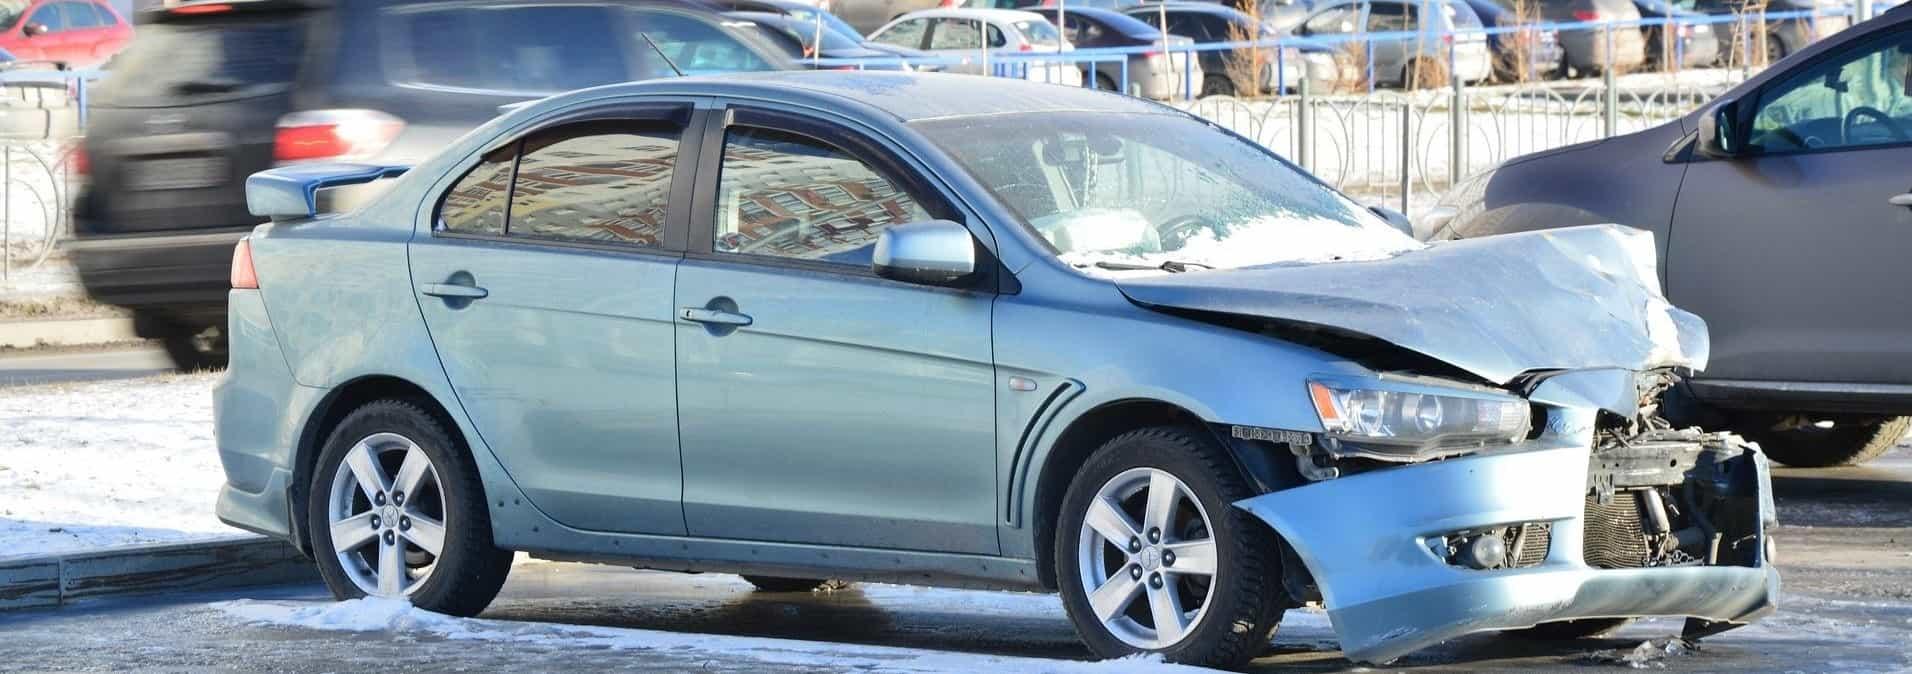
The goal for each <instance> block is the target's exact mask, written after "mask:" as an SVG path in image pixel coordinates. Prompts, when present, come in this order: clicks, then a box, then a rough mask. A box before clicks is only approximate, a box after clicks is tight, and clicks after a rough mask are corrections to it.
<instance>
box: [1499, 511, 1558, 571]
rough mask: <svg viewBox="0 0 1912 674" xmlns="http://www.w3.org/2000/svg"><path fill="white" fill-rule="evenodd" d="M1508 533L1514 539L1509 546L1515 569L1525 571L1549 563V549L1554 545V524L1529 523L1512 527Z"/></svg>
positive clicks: (1509, 555)
mask: <svg viewBox="0 0 1912 674" xmlns="http://www.w3.org/2000/svg"><path fill="white" fill-rule="evenodd" d="M1507 533H1508V535H1509V536H1510V537H1512V538H1513V540H1512V541H1510V544H1509V545H1508V546H1507V550H1508V557H1510V558H1512V560H1513V564H1512V567H1513V568H1516V569H1525V568H1527V567H1530V566H1539V565H1540V563H1541V562H1544V561H1547V548H1548V547H1551V546H1552V545H1553V523H1551V522H1529V523H1527V524H1522V525H1520V526H1518V527H1510V528H1508V529H1507Z"/></svg>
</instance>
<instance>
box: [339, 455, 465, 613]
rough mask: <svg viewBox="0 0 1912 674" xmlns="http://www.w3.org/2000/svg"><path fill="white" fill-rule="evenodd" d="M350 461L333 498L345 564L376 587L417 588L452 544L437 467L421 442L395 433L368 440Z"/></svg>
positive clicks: (364, 586) (374, 591) (358, 581)
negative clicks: (448, 539) (447, 536)
mask: <svg viewBox="0 0 1912 674" xmlns="http://www.w3.org/2000/svg"><path fill="white" fill-rule="evenodd" d="M343 464H344V465H342V466H340V467H339V471H338V473H337V475H335V476H334V477H333V479H332V490H331V494H330V498H328V499H327V503H328V513H327V515H328V520H329V521H330V523H331V532H330V533H331V537H332V549H333V551H334V552H335V553H336V554H337V555H338V560H339V566H340V567H341V568H343V569H344V570H345V575H346V576H347V577H349V578H350V579H351V580H352V584H353V585H356V586H358V589H359V590H360V591H361V592H364V593H366V594H368V595H373V596H379V597H402V596H407V595H410V594H411V593H413V592H416V591H417V590H418V588H419V587H420V586H422V585H424V584H425V581H426V579H428V578H430V576H431V573H432V570H433V569H434V568H436V567H437V563H438V556H439V554H440V552H441V551H442V550H443V549H444V547H445V525H444V519H443V518H444V516H445V495H444V490H443V488H442V486H441V483H440V482H439V479H438V469H437V467H435V466H433V465H432V462H431V457H428V456H426V455H425V452H424V450H421V449H419V448H418V444H417V443H414V442H412V441H411V440H409V439H407V438H405V437H404V436H402V435H397V434H394V433H379V434H376V435H372V436H370V437H367V438H365V439H363V440H360V441H359V442H358V444H355V445H353V446H352V448H351V449H350V450H347V451H346V453H345V459H344V461H343ZM388 476H389V477H388Z"/></svg>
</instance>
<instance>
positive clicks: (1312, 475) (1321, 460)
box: [1288, 444, 1341, 482]
mask: <svg viewBox="0 0 1912 674" xmlns="http://www.w3.org/2000/svg"><path fill="white" fill-rule="evenodd" d="M1288 451H1289V452H1291V453H1293V454H1294V455H1295V470H1298V471H1300V472H1301V476H1302V477H1305V478H1308V481H1310V482H1320V481H1322V480H1332V479H1335V478H1337V477H1341V469H1340V468H1337V467H1335V460H1334V456H1333V455H1330V454H1328V453H1327V452H1326V451H1323V450H1322V449H1321V448H1320V447H1317V446H1315V445H1313V444H1307V445H1299V444H1290V445H1288Z"/></svg>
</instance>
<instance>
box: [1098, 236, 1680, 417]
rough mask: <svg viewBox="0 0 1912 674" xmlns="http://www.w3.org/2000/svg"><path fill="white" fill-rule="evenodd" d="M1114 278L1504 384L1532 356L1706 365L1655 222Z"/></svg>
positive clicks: (1197, 307) (1164, 300)
mask: <svg viewBox="0 0 1912 674" xmlns="http://www.w3.org/2000/svg"><path fill="white" fill-rule="evenodd" d="M1116 285H1117V286H1118V287H1119V288H1121V290H1122V293H1123V294H1125V295H1127V296H1128V297H1129V299H1130V300H1131V301H1134V302H1136V303H1137V304H1141V305H1143V306H1147V307H1155V308H1164V309H1179V310H1191V311H1202V312H1214V313H1223V314H1235V315H1242V316H1255V317H1262V318H1269V319H1275V320H1279V321H1288V322H1294V323H1301V324H1310V325H1317V326H1327V327H1331V328H1337V329H1340V330H1345V331H1351V332H1356V333H1361V334H1365V335H1368V336H1371V337H1374V338H1377V339H1380V340H1383V341H1386V342H1389V343H1391V344H1394V345H1395V346H1399V347H1401V348H1404V349H1408V350H1411V351H1415V352H1419V353H1421V354H1424V355H1426V356H1429V357H1432V358H1435V359H1438V360H1441V361H1443V362H1446V363H1448V364H1450V365H1453V366H1455V367H1458V368H1461V369H1463V370H1466V371H1468V372H1472V373H1474V374H1476V375H1479V376H1480V377H1482V378H1484V379H1487V380H1490V381H1493V382H1497V383H1500V384H1507V383H1509V382H1511V381H1512V380H1513V379H1515V378H1516V377H1518V376H1519V375H1520V374H1522V373H1524V372H1529V371H1534V370H1575V369H1588V368H1623V369H1628V370H1645V369H1650V368H1656V367H1668V366H1679V367H1688V368H1692V369H1694V370H1699V369H1702V368H1704V367H1705V366H1706V357H1707V348H1708V347H1707V336H1706V323H1705V322H1704V321H1702V320H1700V317H1698V316H1695V315H1693V314H1690V313H1687V312H1685V311H1682V310H1680V309H1678V308H1676V307H1674V306H1672V305H1671V304H1668V303H1667V301H1666V298H1665V297H1664V296H1662V295H1661V293H1660V281H1659V274H1658V273H1657V271H1656V270H1655V250H1654V246H1653V235H1652V234H1651V233H1649V232H1645V231H1641V230H1637V229H1632V228H1628V227H1621V226H1618V225H1593V226H1586V227H1572V228H1567V229H1555V230H1546V231H1538V232H1524V233H1519V234H1506V235H1501V236H1493V237H1486V238H1480V239H1468V240H1463V241H1451V242H1444V243H1440V244H1436V245H1432V246H1429V247H1428V248H1426V249H1423V250H1418V251H1415V252H1410V253H1405V254H1402V255H1397V256H1395V257H1391V258H1387V259H1384V260H1375V261H1370V262H1339V263H1330V264H1315V265H1289V266H1273V267H1255V268H1244V269H1233V270H1225V271H1213V272H1191V273H1185V274H1174V275H1160V276H1146V277H1127V278H1119V279H1116Z"/></svg>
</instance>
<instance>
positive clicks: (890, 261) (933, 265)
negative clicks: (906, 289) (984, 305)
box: [870, 220, 976, 286]
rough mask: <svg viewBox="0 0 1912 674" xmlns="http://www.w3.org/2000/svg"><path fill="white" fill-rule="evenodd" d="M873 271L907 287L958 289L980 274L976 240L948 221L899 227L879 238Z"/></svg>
mask: <svg viewBox="0 0 1912 674" xmlns="http://www.w3.org/2000/svg"><path fill="white" fill-rule="evenodd" d="M870 268H871V270H873V271H875V272H876V275H877V276H881V277H883V278H886V279H892V280H897V281H902V282H904V283H915V284H919V285H928V286H950V285H956V284H957V283H958V282H960V281H962V280H964V279H965V278H967V277H968V276H969V275H970V274H974V273H976V240H975V239H974V238H972V237H971V236H970V235H969V229H968V228H966V227H963V226H962V225H959V224H956V223H954V222H950V221H948V220H930V221H927V222H912V223H909V224H906V225H896V226H894V227H890V228H888V229H885V230H883V233H882V234H880V235H878V236H877V238H876V251H875V252H874V253H873V254H872V255H871V262H870Z"/></svg>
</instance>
